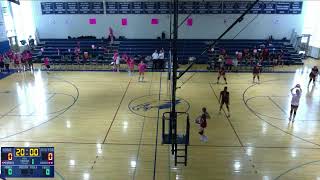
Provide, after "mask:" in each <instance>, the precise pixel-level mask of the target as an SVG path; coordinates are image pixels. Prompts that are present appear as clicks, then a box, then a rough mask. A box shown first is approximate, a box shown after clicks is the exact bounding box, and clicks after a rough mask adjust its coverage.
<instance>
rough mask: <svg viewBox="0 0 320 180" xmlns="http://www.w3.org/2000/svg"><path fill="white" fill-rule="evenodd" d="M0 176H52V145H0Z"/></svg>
mask: <svg viewBox="0 0 320 180" xmlns="http://www.w3.org/2000/svg"><path fill="white" fill-rule="evenodd" d="M1 176H2V177H6V178H10V177H12V178H53V177H54V147H1Z"/></svg>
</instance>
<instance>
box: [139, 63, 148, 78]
mask: <svg viewBox="0 0 320 180" xmlns="http://www.w3.org/2000/svg"><path fill="white" fill-rule="evenodd" d="M146 68H147V65H146V64H145V63H143V61H141V62H140V63H139V65H138V69H139V82H140V81H142V82H143V79H144V72H145V70H146Z"/></svg>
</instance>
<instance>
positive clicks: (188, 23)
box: [187, 18, 193, 26]
mask: <svg viewBox="0 0 320 180" xmlns="http://www.w3.org/2000/svg"><path fill="white" fill-rule="evenodd" d="M192 24H193V19H192V18H188V19H187V26H192Z"/></svg>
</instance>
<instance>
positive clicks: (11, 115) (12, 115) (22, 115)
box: [0, 93, 76, 117]
mask: <svg viewBox="0 0 320 180" xmlns="http://www.w3.org/2000/svg"><path fill="white" fill-rule="evenodd" d="M48 94H55V95H65V96H69V97H72V98H73V100H75V99H76V98H75V97H74V96H73V95H70V94H64V93H48ZM65 109H66V108H63V109H60V110H58V111H53V112H48V113H46V114H47V115H51V114H56V113H58V112H61V111H63V110H65ZM2 115H3V114H0V116H2ZM5 116H9V117H34V116H42V115H39V114H33V113H31V114H10V113H9V114H8V115H5Z"/></svg>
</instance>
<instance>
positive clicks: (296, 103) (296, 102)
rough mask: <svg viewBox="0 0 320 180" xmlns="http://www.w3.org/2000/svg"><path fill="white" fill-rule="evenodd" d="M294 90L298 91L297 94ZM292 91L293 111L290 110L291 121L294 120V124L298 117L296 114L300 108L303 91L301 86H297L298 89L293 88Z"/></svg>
mask: <svg viewBox="0 0 320 180" xmlns="http://www.w3.org/2000/svg"><path fill="white" fill-rule="evenodd" d="M294 89H296V91H295V93H294ZM290 91H291V95H292V99H291V110H290V117H289V121H291V120H292V122H294V118H295V117H296V113H297V110H298V107H299V102H300V97H301V94H302V89H301V87H300V85H299V84H297V85H296V87H294V88H292V89H291V90H290ZM292 114H293V118H292Z"/></svg>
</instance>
